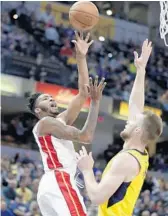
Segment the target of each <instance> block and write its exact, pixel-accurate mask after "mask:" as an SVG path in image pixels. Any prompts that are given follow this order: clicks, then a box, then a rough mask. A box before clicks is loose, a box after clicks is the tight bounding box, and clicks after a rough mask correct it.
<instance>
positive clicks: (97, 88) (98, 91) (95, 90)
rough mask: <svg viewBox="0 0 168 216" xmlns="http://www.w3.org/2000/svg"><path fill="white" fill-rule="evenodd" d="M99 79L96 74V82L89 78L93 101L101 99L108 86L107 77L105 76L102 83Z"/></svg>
mask: <svg viewBox="0 0 168 216" xmlns="http://www.w3.org/2000/svg"><path fill="white" fill-rule="evenodd" d="M98 79H99V77H98V76H96V78H95V80H94V82H93V80H92V78H91V77H90V78H89V89H90V98H91V100H92V101H94V102H95V101H100V99H101V97H102V92H103V90H104V88H105V86H106V82H105V78H104V77H103V78H102V79H101V81H100V83H98Z"/></svg>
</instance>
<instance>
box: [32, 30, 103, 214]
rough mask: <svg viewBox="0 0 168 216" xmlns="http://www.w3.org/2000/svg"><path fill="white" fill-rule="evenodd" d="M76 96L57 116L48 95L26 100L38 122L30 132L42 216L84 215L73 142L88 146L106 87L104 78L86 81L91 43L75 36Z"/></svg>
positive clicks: (38, 95) (56, 106)
mask: <svg viewBox="0 0 168 216" xmlns="http://www.w3.org/2000/svg"><path fill="white" fill-rule="evenodd" d="M76 38H77V40H76V41H73V42H74V43H75V46H76V53H77V65H78V71H79V93H78V95H77V96H75V97H74V99H73V100H72V101H71V103H70V104H69V106H68V109H67V110H66V111H64V112H62V113H59V110H58V105H57V103H56V101H55V100H54V98H53V97H52V96H51V95H48V94H41V93H35V94H33V95H32V96H31V97H30V99H29V108H30V110H31V112H32V113H34V114H35V116H36V117H37V118H38V119H39V121H38V123H37V124H36V125H35V127H34V129H33V134H34V137H35V140H36V142H37V144H38V146H39V150H40V153H41V157H42V161H43V165H44V171H45V174H44V175H43V177H42V179H41V181H40V184H39V189H38V194H37V201H38V204H39V207H40V210H41V213H42V215H43V216H86V209H85V205H84V203H83V199H82V197H81V195H80V193H79V191H78V189H77V187H76V182H75V180H74V176H75V173H76V167H77V162H76V158H75V150H74V146H73V143H72V141H78V142H81V143H85V144H90V142H91V140H92V138H93V134H94V131H95V128H96V124H97V117H98V111H99V102H100V99H101V95H102V91H103V89H104V87H105V83H104V79H102V80H101V82H100V83H99V84H98V77H96V79H95V82H94V84H93V83H92V79H91V78H90V81H89V78H88V68H87V63H86V53H87V51H88V48H89V46H90V45H91V43H92V41H91V42H88V40H89V34H88V35H87V36H86V38H85V40H84V39H83V35H82V34H81V35H80V36H79V35H78V34H77V33H76ZM89 94H90V98H91V103H90V110H89V114H88V117H87V120H86V122H85V125H84V127H83V128H82V130H79V129H77V128H75V127H73V126H71V125H72V124H73V122H74V121H75V119H76V118H77V116H78V114H79V112H80V110H81V108H82V106H83V104H84V102H85V100H86V98H87V97H88V95H89Z"/></svg>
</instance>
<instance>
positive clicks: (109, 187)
mask: <svg viewBox="0 0 168 216" xmlns="http://www.w3.org/2000/svg"><path fill="white" fill-rule="evenodd" d="M151 51H152V47H151V42H148V40H145V41H144V43H143V46H142V53H141V56H140V57H139V58H138V54H137V52H134V55H135V66H136V68H137V75H136V78H135V82H134V85H133V89H132V92H131V95H130V100H129V119H128V122H127V124H126V126H125V129H124V131H122V132H121V137H122V138H123V140H124V141H125V142H124V146H123V150H122V151H120V152H119V153H118V154H117V155H116V156H115V157H114V158H112V159H111V161H110V162H109V163H108V165H107V166H106V168H105V170H104V173H103V176H102V180H101V182H100V183H99V184H98V183H97V182H96V181H95V177H94V174H93V171H92V168H93V163H94V162H93V158H92V156H91V154H90V155H87V152H86V149H85V148H84V147H83V150H82V151H80V154H77V160H78V167H79V169H80V170H81V171H82V173H83V175H84V180H85V184H86V189H87V192H88V195H89V197H90V199H91V201H92V202H93V203H95V204H98V205H99V209H98V216H132V214H133V210H134V206H135V203H136V201H137V199H138V196H139V194H140V191H141V188H142V185H143V182H144V179H145V175H146V172H147V169H148V159H149V157H148V153H147V151H146V149H145V147H146V146H147V145H148V144H149V143H151V142H156V141H157V139H158V137H159V136H160V135H161V133H162V120H161V118H160V117H158V116H157V115H155V114H154V113H152V112H149V111H146V112H144V111H143V109H144V80H145V73H146V71H145V68H146V64H147V62H148V59H149V56H150V54H151Z"/></svg>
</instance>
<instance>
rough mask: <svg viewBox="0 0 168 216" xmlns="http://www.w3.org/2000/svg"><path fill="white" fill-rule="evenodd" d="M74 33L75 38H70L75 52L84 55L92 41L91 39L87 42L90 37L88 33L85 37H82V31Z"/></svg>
mask: <svg viewBox="0 0 168 216" xmlns="http://www.w3.org/2000/svg"><path fill="white" fill-rule="evenodd" d="M75 35H76V40H72V43H74V44H75V49H76V54H77V56H79V57H85V56H86V54H87V52H88V49H89V47H90V45H91V44H92V43H93V40H91V41H90V42H89V38H90V33H88V34H87V35H86V37H85V39H84V38H83V32H80V34H79V33H78V32H77V31H75Z"/></svg>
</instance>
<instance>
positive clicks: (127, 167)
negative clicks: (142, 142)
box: [111, 152, 140, 174]
mask: <svg viewBox="0 0 168 216" xmlns="http://www.w3.org/2000/svg"><path fill="white" fill-rule="evenodd" d="M114 167H115V168H116V169H117V170H118V171H121V172H127V173H128V174H129V173H130V174H133V173H138V172H139V170H140V166H139V162H138V161H137V160H136V158H135V157H133V156H132V155H131V154H129V152H120V153H119V154H118V155H117V156H116V157H115V158H114V161H113V163H112V164H111V168H112V169H113V168H114Z"/></svg>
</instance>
